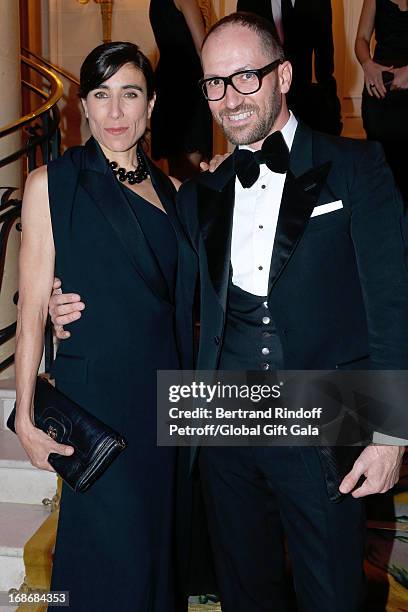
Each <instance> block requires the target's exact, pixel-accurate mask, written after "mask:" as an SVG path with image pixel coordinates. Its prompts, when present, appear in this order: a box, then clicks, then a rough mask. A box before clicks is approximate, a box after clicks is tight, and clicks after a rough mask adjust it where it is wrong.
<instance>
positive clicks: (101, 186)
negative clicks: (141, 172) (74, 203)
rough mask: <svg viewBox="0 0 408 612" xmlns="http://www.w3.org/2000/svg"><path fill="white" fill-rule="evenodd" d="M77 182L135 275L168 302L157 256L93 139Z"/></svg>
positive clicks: (89, 143)
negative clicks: (118, 243) (95, 206)
mask: <svg viewBox="0 0 408 612" xmlns="http://www.w3.org/2000/svg"><path fill="white" fill-rule="evenodd" d="M79 182H80V185H81V186H82V187H83V188H84V189H85V190H86V192H87V193H88V195H89V196H90V198H91V199H92V201H93V202H94V203H95V204H96V205H97V207H98V208H99V210H100V212H101V213H102V215H103V216H104V217H105V219H106V220H107V221H108V223H109V225H110V226H111V228H112V231H113V233H114V234H115V236H116V238H117V239H118V240H119V242H120V243H121V245H122V247H123V249H124V250H125V252H126V254H127V255H128V257H129V259H130V261H131V263H132V264H133V267H134V269H135V270H136V272H137V273H138V275H139V276H141V277H142V278H143V280H144V281H145V283H146V284H147V285H148V286H149V287H150V289H151V290H152V291H153V293H154V294H155V295H156V296H157V297H158V298H159V299H162V300H165V301H166V302H169V301H170V296H169V291H168V286H167V283H166V280H165V279H164V277H163V274H162V272H161V270H160V267H159V265H158V263H157V260H156V257H155V255H154V253H153V252H152V250H151V248H150V245H149V243H148V242H147V240H146V237H145V235H144V233H143V230H142V228H141V226H140V224H139V221H138V219H137V217H136V215H135V214H134V213H133V211H132V210H131V208H130V205H129V202H128V201H127V199H126V197H125V194H124V193H123V191H122V189H121V187H120V185H119V184H118V182H117V179H116V178H115V177H114V175H113V173H112V171H111V169H110V168H109V165H108V162H107V159H106V158H105V156H104V154H103V152H102V150H101V149H100V147H99V145H98V144H97V143H96V141H95V140H94V139H93V138H90V139H89V140H88V142H87V143H86V145H85V156H84V166H83V168H82V170H81V172H80V176H79ZM159 197H160V194H159Z"/></svg>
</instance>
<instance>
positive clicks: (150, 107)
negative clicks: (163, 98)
mask: <svg viewBox="0 0 408 612" xmlns="http://www.w3.org/2000/svg"><path fill="white" fill-rule="evenodd" d="M155 103H156V94H153V98H152V99H151V100H149V102H148V103H147V118H148V119H150V117H151V116H152V112H153V108H154V105H155Z"/></svg>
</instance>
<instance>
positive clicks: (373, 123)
mask: <svg viewBox="0 0 408 612" xmlns="http://www.w3.org/2000/svg"><path fill="white" fill-rule="evenodd" d="M375 37H376V41H377V44H376V47H375V51H374V57H373V59H374V61H375V62H378V63H379V64H382V65H384V66H394V68H400V67H401V66H407V65H408V10H407V11H401V10H400V9H399V7H398V5H397V4H395V2H392V0H377V1H376V14H375ZM361 114H362V117H363V125H364V129H365V131H366V132H367V137H368V138H369V139H370V140H378V141H379V142H381V144H382V145H383V147H384V151H385V156H386V158H387V161H388V163H389V165H390V166H391V169H392V170H393V172H394V176H395V179H396V181H397V184H398V186H399V188H400V190H401V192H402V195H403V197H404V199H405V201H406V202H408V173H407V150H408V89H403V90H395V91H389V92H388V93H387V95H386V96H385V98H384V99H380V100H379V99H377V98H375V97H371V96H369V95H368V93H367V91H366V88H365V87H364V90H363V99H362V107H361Z"/></svg>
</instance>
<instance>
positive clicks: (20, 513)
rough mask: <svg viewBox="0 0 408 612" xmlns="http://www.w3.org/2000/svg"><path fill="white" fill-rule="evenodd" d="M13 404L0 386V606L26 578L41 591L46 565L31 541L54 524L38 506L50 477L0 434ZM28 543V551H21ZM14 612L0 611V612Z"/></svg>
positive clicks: (4, 383)
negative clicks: (29, 543)
mask: <svg viewBox="0 0 408 612" xmlns="http://www.w3.org/2000/svg"><path fill="white" fill-rule="evenodd" d="M14 399H15V386H14V380H13V379H8V380H7V379H6V380H0V595H1V597H0V601H4V597H5V593H7V591H8V590H9V589H12V588H14V589H19V588H20V586H21V585H22V584H23V582H24V580H25V577H26V576H29V577H31V580H26V582H27V584H28V586H30V587H43V585H44V576H45V575H46V574H47V570H49V568H48V567H47V565H49V560H48V559H47V558H45V557H46V555H45V556H44V551H39V550H38V551H37V552H38V554H35V552H36V551H35V542H36V536H37V534H38V533H39V530H40V532H41V529H40V528H42V529H43V530H44V525H45V524H48V523H49V522H50V521H51V522H53V523H55V520H56V517H53V515H55V514H56V513H52V514H50V509H49V507H47V505H46V504H47V502H46V504H44V503H43V500H48V501H50V500H52V498H53V497H54V495H55V493H56V490H57V478H56V475H55V474H53V473H52V472H47V471H45V470H39V469H37V468H35V467H33V466H32V465H31V463H30V461H29V460H28V457H27V455H26V453H25V451H24V449H23V448H22V446H21V444H20V442H19V440H18V438H17V436H16V435H15V434H13V433H12V432H11V431H9V430H7V429H6V422H7V418H8V416H9V414H10V412H11V410H12V409H13V406H14ZM28 541H31V542H32V543H33V544H34V546H33V545H32V546H30V551H28V550H26V551H24V547H25V545H26V543H27V542H28ZM42 541H43V542H47V538H46V537H45V538H44V537H43V538H42ZM33 550H34V554H33ZM38 560H39V561H38ZM28 563H29V564H30V567H27V564H28ZM38 564H39V567H38ZM31 565H32V566H31ZM36 565H37V567H36ZM41 566H43V567H41ZM33 577H34V582H35V583H34V584H33V583H32V582H33V580H32V579H33ZM36 579H37V582H36ZM15 609H16V608H13V607H10V606H8V607H3V606H1V605H0V612H3V611H4V612H12V611H13V610H15Z"/></svg>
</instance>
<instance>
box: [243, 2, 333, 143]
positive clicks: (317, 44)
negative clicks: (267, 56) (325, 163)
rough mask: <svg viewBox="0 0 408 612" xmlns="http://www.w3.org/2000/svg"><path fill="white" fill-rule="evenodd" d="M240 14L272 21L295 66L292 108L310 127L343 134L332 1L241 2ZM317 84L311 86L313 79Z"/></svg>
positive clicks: (290, 103)
mask: <svg viewBox="0 0 408 612" xmlns="http://www.w3.org/2000/svg"><path fill="white" fill-rule="evenodd" d="M237 11H250V12H252V13H256V14H257V15H260V16H261V17H264V18H265V19H268V20H269V21H271V23H273V24H274V26H275V27H276V30H277V33H278V35H279V38H280V40H281V43H282V45H283V49H284V52H285V57H286V58H287V59H288V60H289V61H290V63H291V64H292V66H293V80H292V85H291V88H290V92H289V95H288V99H287V101H288V104H289V107H290V108H291V109H292V110H293V112H294V113H295V115H296V116H297V117H298V118H300V119H302V121H304V122H305V123H307V124H308V125H309V126H310V127H312V128H314V129H315V130H319V131H321V132H325V133H328V134H337V135H338V134H340V132H341V130H342V123H341V108H340V102H339V100H338V98H337V94H336V89H337V88H336V80H335V78H334V76H333V72H334V48H333V31H332V7H331V1H330V0H238V2H237ZM313 70H314V74H315V77H316V83H312V75H313Z"/></svg>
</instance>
